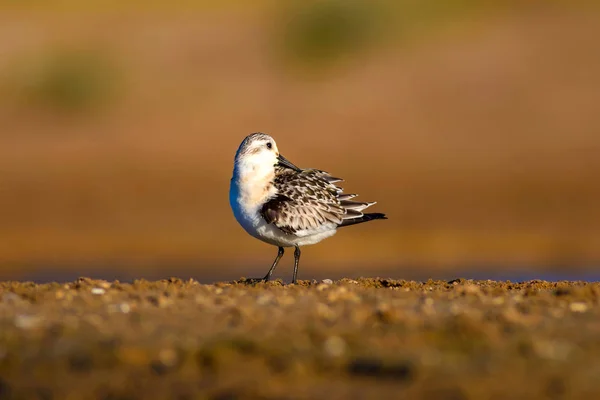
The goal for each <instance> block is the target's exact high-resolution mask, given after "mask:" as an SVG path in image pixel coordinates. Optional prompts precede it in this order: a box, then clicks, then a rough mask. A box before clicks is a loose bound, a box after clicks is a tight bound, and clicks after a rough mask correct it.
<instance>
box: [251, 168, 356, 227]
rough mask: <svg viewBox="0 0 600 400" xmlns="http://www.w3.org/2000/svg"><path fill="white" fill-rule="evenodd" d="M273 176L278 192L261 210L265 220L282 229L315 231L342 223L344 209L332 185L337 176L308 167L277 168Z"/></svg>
mask: <svg viewBox="0 0 600 400" xmlns="http://www.w3.org/2000/svg"><path fill="white" fill-rule="evenodd" d="M277 172H278V173H277V174H276V176H275V180H274V185H275V188H276V189H277V195H276V196H275V197H273V198H272V199H270V200H269V201H267V202H266V203H265V204H264V205H263V207H262V209H261V213H262V215H263V217H264V218H265V220H266V221H267V222H268V223H272V224H274V225H275V226H276V227H278V228H279V229H281V230H282V231H283V232H286V233H290V234H295V233H297V232H300V231H309V232H312V231H318V230H319V228H321V227H323V226H324V225H327V224H329V223H333V224H336V225H339V224H341V223H342V222H343V219H344V215H345V214H346V212H347V211H346V210H345V209H344V207H342V206H341V204H340V201H339V199H338V194H339V193H341V189H340V188H338V187H336V186H335V185H333V183H332V182H337V181H339V180H340V179H337V178H333V177H331V176H330V175H329V174H327V173H326V172H323V171H319V170H314V169H307V170H303V171H301V172H295V171H290V170H280V171H277Z"/></svg>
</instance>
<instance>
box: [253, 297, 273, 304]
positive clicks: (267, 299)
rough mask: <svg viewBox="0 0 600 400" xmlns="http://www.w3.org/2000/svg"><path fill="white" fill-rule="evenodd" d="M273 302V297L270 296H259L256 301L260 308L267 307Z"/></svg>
mask: <svg viewBox="0 0 600 400" xmlns="http://www.w3.org/2000/svg"><path fill="white" fill-rule="evenodd" d="M272 300H273V297H272V296H270V295H263V296H259V297H258V298H257V299H256V304H258V305H259V306H265V305H267V304H270V303H271V301H272Z"/></svg>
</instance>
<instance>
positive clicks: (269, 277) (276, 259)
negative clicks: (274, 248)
mask: <svg viewBox="0 0 600 400" xmlns="http://www.w3.org/2000/svg"><path fill="white" fill-rule="evenodd" d="M283 251H284V249H283V247H279V251H278V252H277V257H275V261H273V265H271V269H270V270H269V272H267V275H265V277H264V278H263V281H265V282H269V281H270V280H271V275H273V271H275V268H276V267H277V264H278V263H279V260H281V257H283Z"/></svg>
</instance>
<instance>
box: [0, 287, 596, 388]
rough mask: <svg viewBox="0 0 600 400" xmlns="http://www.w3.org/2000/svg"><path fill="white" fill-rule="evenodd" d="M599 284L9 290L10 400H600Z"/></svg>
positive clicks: (2, 376)
mask: <svg viewBox="0 0 600 400" xmlns="http://www.w3.org/2000/svg"><path fill="white" fill-rule="evenodd" d="M599 295H600V284H598V283H585V282H558V283H553V282H545V281H529V282H523V283H510V282H496V281H469V280H464V279H457V280H454V281H450V282H445V281H428V282H415V281H394V280H387V279H358V280H350V279H343V280H340V281H336V282H331V281H327V280H325V281H323V282H317V281H312V282H311V281H301V282H300V284H299V285H283V284H282V283H281V282H278V281H276V282H271V283H268V284H264V283H259V284H249V283H247V282H246V281H244V280H243V279H240V280H239V281H236V282H229V283H218V284H214V285H204V284H201V283H199V282H197V281H193V280H190V281H181V280H178V279H171V280H163V281H156V282H150V281H143V280H139V281H134V282H133V283H132V284H129V283H119V282H107V281H94V280H90V279H87V278H81V279H79V280H77V281H75V282H70V283H66V284H65V283H50V284H44V285H36V284H33V283H27V282H23V283H20V282H3V283H0V398H1V399H81V398H97V399H159V398H162V399H164V398H171V399H222V400H224V399H247V398H248V399H315V398H323V399H352V398H390V396H392V397H395V398H399V397H402V398H410V399H442V398H443V399H457V400H459V399H475V398H476V399H503V398H523V399H525V398H526V399H561V398H565V399H566V398H569V399H576V398H588V399H589V398H597V397H598V396H600V386H599V385H598V382H597V377H598V374H599V373H600V364H599V362H598V354H599V353H598V352H600V342H599V341H598V337H599V336H598V335H599V334H600V323H599V322H598V321H600V319H599V318H598V317H599V314H600V306H599Z"/></svg>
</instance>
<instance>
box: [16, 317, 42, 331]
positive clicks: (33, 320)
mask: <svg viewBox="0 0 600 400" xmlns="http://www.w3.org/2000/svg"><path fill="white" fill-rule="evenodd" d="M14 322H15V326H16V327H17V328H20V329H32V328H35V327H36V326H38V325H39V324H40V322H41V318H40V317H38V316H35V315H17V316H16V317H15V320H14Z"/></svg>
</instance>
